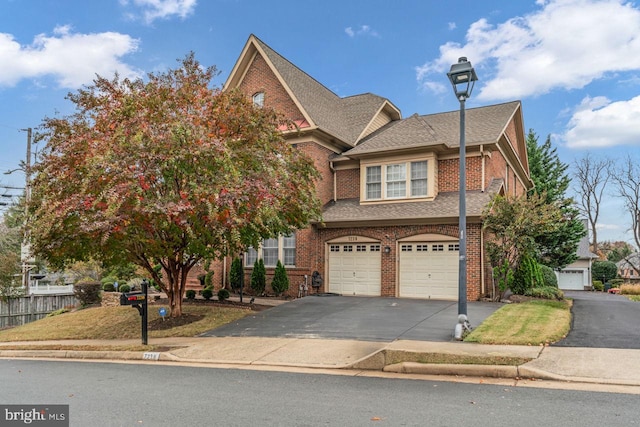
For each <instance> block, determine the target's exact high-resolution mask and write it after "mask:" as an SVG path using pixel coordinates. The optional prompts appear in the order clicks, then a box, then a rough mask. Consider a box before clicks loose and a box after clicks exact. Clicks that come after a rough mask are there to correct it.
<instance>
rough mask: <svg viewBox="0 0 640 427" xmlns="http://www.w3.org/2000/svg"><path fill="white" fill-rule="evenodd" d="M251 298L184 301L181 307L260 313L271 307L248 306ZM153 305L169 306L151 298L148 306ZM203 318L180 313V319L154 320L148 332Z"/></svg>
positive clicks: (160, 300)
mask: <svg viewBox="0 0 640 427" xmlns="http://www.w3.org/2000/svg"><path fill="white" fill-rule="evenodd" d="M250 299H251V298H250V297H249V298H247V302H244V301H243V302H242V303H241V302H240V301H217V300H209V301H207V300H204V299H194V300H184V301H182V307H188V306H198V307H203V306H208V307H238V308H244V309H249V310H252V311H262V310H266V309H268V308H271V306H268V305H260V304H249V300H250ZM154 305H169V300H168V299H167V298H161V299H157V300H154V299H153V298H151V299H150V301H149V306H154ZM203 317H204V316H203V315H200V314H189V313H184V312H183V313H182V316H180V317H165V318H164V319H162V318H160V319H155V320H152V321H150V322H149V330H150V331H161V330H165V329H171V328H176V327H179V326H183V325H188V324H189V323H193V322H197V321H198V320H201V319H202V318H203Z"/></svg>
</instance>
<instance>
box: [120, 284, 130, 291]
mask: <svg viewBox="0 0 640 427" xmlns="http://www.w3.org/2000/svg"><path fill="white" fill-rule="evenodd" d="M118 291H119V292H131V286H129V285H127V284H126V283H125V284H122V285H120V286H118Z"/></svg>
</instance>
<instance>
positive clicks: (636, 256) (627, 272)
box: [616, 252, 640, 281]
mask: <svg viewBox="0 0 640 427" xmlns="http://www.w3.org/2000/svg"><path fill="white" fill-rule="evenodd" d="M616 266H617V267H618V276H620V277H621V278H622V279H625V280H628V281H638V280H640V275H639V274H638V270H636V268H639V266H640V253H638V252H636V253H633V254H631V255H629V256H628V257H627V258H626V259H623V260H621V261H618V262H617V263H616ZM633 266H635V267H636V268H634V267H633Z"/></svg>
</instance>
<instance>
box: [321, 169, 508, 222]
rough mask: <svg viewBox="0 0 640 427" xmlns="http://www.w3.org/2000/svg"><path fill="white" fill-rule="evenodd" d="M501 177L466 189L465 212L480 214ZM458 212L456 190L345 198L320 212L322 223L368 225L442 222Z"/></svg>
mask: <svg viewBox="0 0 640 427" xmlns="http://www.w3.org/2000/svg"><path fill="white" fill-rule="evenodd" d="M503 185H504V181H503V180H502V179H493V180H492V181H491V184H490V185H489V186H488V187H487V189H486V190H485V191H467V199H466V203H467V216H468V217H472V218H473V217H476V218H479V217H480V216H481V215H482V212H483V211H484V209H485V207H486V206H487V205H488V204H489V202H490V201H491V198H492V197H493V196H494V195H495V194H497V193H498V192H500V190H501V189H502V188H503ZM458 213H459V196H458V192H446V193H440V194H438V196H436V198H435V199H434V200H433V201H427V202H407V203H382V204H363V205H361V204H360V201H359V199H344V200H338V201H336V202H331V203H329V204H327V205H326V206H325V208H324V212H323V214H322V223H323V224H324V226H326V227H328V228H330V227H345V226H358V225H361V226H364V225H365V224H366V226H371V223H372V222H378V223H380V224H381V225H385V224H387V223H389V224H391V223H393V224H395V225H398V224H420V223H443V222H445V221H446V220H454V219H455V220H456V221H457V218H458Z"/></svg>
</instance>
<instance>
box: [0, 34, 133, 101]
mask: <svg viewBox="0 0 640 427" xmlns="http://www.w3.org/2000/svg"><path fill="white" fill-rule="evenodd" d="M138 43H139V42H138V40H136V39H134V38H132V37H130V36H128V35H126V34H120V33H114V32H105V33H95V34H78V33H73V32H72V31H71V28H70V27H68V26H60V27H56V28H55V29H54V31H53V35H52V36H48V35H46V34H38V35H37V36H35V37H34V40H33V43H31V44H30V45H28V46H22V45H20V44H19V43H18V42H17V41H16V40H15V39H14V37H13V36H12V35H11V34H6V33H0V63H1V64H3V67H2V70H1V71H0V86H14V85H16V84H17V83H18V82H19V81H21V80H23V79H38V78H43V77H45V76H52V77H53V78H54V79H55V80H56V81H57V83H58V85H59V86H61V87H65V88H71V89H75V88H78V87H80V86H82V85H84V84H88V83H91V82H92V81H93V79H94V78H95V77H96V74H99V75H101V76H105V77H112V76H113V74H114V72H116V71H117V72H118V73H119V74H120V76H121V77H135V76H138V75H139V73H138V72H137V71H136V70H135V69H133V68H132V67H130V66H129V65H127V64H125V63H123V62H122V61H121V60H120V58H121V57H122V56H124V55H126V54H129V53H131V52H135V51H136V50H137V48H138Z"/></svg>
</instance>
